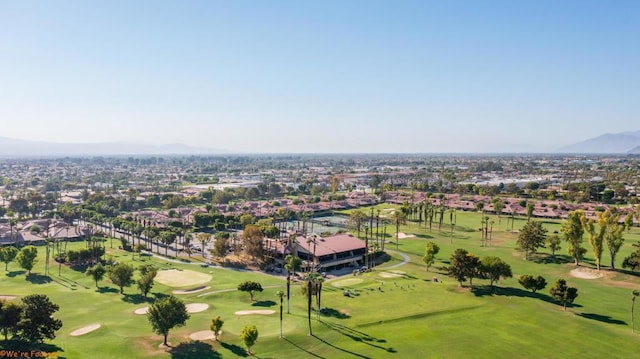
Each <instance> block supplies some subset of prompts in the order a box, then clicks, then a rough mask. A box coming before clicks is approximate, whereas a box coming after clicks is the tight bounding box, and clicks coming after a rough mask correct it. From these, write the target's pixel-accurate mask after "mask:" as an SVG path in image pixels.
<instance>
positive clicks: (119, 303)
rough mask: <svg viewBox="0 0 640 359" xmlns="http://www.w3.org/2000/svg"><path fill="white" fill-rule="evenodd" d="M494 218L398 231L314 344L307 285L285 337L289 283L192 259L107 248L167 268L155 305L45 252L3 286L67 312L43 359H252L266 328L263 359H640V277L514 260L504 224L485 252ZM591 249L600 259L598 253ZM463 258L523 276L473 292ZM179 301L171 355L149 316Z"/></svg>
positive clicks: (544, 259)
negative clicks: (495, 261) (431, 248)
mask: <svg viewBox="0 0 640 359" xmlns="http://www.w3.org/2000/svg"><path fill="white" fill-rule="evenodd" d="M389 207H390V206H389V205H386V204H383V205H379V206H378V208H381V209H383V208H389ZM482 216H483V215H482V214H480V213H475V212H458V213H457V224H456V226H455V230H454V231H453V232H452V231H450V227H449V226H448V225H444V226H443V227H442V229H441V230H440V231H439V230H438V227H437V225H434V226H433V228H432V230H429V228H425V225H424V223H423V224H422V225H419V224H418V223H417V222H407V224H405V225H401V226H400V228H399V229H400V232H401V233H402V234H403V236H399V237H404V238H401V239H399V240H398V243H397V249H396V242H395V232H394V231H388V233H387V243H386V248H385V250H386V251H387V254H386V255H383V256H379V258H378V265H377V266H375V267H374V269H373V270H372V271H370V272H366V273H362V274H348V275H346V276H343V277H337V278H333V279H329V280H327V281H325V283H324V286H323V289H322V307H323V310H322V312H321V313H320V315H319V317H318V316H317V313H316V312H315V310H314V312H313V313H312V316H311V317H312V323H311V325H312V330H313V335H309V329H308V325H307V303H306V296H305V295H304V294H302V292H301V291H300V286H301V285H300V283H293V284H292V290H291V292H292V298H291V313H290V314H286V298H285V304H284V308H285V314H284V318H283V322H282V325H283V334H284V338H280V337H279V334H280V332H279V331H280V320H279V311H280V308H279V298H278V297H277V296H276V292H277V291H281V290H284V289H285V286H286V280H285V278H284V277H283V276H279V277H278V276H272V275H267V274H264V273H259V272H251V271H245V270H233V269H228V268H222V267H216V266H206V265H204V263H203V262H202V261H201V258H199V257H198V256H195V255H194V256H192V257H191V258H190V259H186V260H187V261H189V262H185V261H183V262H180V261H178V260H171V259H166V258H160V257H156V256H151V255H144V256H138V255H136V256H135V257H132V254H131V253H130V252H126V251H123V250H120V249H117V248H109V245H108V243H107V244H106V247H107V248H106V250H107V253H106V256H105V257H110V256H111V257H112V258H113V260H114V261H119V262H130V263H131V264H132V265H133V266H134V267H138V266H140V265H142V264H151V265H153V266H155V267H157V268H158V270H159V271H158V275H157V277H156V279H155V284H154V287H153V289H152V290H151V292H150V294H149V296H148V297H149V298H148V299H146V298H144V297H143V296H142V295H141V294H140V293H139V292H138V291H137V289H136V287H135V285H134V286H131V287H125V289H124V294H120V293H119V289H118V288H117V287H116V286H115V285H113V284H112V283H111V282H110V281H109V280H108V279H104V280H103V281H100V282H99V283H98V288H96V285H95V283H94V281H93V280H92V278H90V277H88V276H86V275H85V274H84V273H83V272H82V270H78V269H74V268H70V267H67V266H65V265H61V266H59V265H58V264H57V263H55V262H53V264H51V265H50V268H49V272H50V276H49V277H47V276H45V275H44V273H45V268H44V263H45V261H44V257H45V253H44V248H43V247H39V253H38V258H39V260H38V263H37V264H36V266H35V267H34V268H33V270H32V271H31V273H32V274H31V275H29V276H27V274H26V272H25V271H23V270H21V269H19V267H18V265H17V264H16V263H10V264H9V269H8V271H7V272H5V273H3V274H2V275H1V276H0V295H2V296H4V298H6V299H11V298H14V297H15V298H20V297H22V296H25V295H28V294H33V293H38V294H46V295H47V296H49V298H50V299H51V301H52V302H54V303H56V304H58V305H59V306H60V310H59V311H58V312H56V313H55V314H54V317H56V318H58V319H60V320H62V322H63V327H62V328H61V329H60V330H59V331H58V332H57V335H56V338H55V339H54V340H52V341H48V342H46V344H44V346H42V347H40V349H41V350H43V352H46V353H50V354H51V356H57V357H62V358H89V357H90V358H117V357H126V358H163V357H173V358H233V357H245V356H248V354H247V351H246V348H245V347H244V345H243V343H242V341H241V340H240V338H239V334H240V331H241V330H242V328H243V327H244V326H246V325H255V326H256V327H257V328H258V330H259V338H258V340H257V342H256V344H255V345H254V347H253V348H252V352H253V353H254V355H255V356H257V357H260V358H429V357H433V358H439V357H450V358H453V357H520V358H539V357H547V358H567V357H578V356H580V357H598V356H608V357H632V356H633V355H635V353H636V351H637V349H636V348H637V341H638V340H640V334H634V333H632V322H631V304H632V300H631V299H632V294H631V293H632V291H633V290H634V289H637V288H640V280H639V279H638V277H637V276H636V275H635V274H634V273H630V272H627V271H625V270H617V271H611V270H609V267H608V266H609V262H608V257H607V255H606V252H605V255H604V256H603V265H604V266H603V268H602V269H601V270H600V271H596V270H595V266H594V265H593V263H591V261H590V258H591V254H590V252H587V254H586V256H585V259H586V261H584V262H583V263H581V266H580V267H576V266H575V265H574V264H573V262H572V260H571V259H570V257H569V256H567V255H565V253H566V251H565V249H564V248H563V249H561V250H560V251H559V252H558V253H556V255H555V257H551V256H550V254H549V253H547V252H546V250H545V249H542V250H541V251H539V252H538V253H536V254H534V255H533V256H532V257H531V258H530V259H529V260H528V261H525V260H524V255H523V253H522V252H520V251H518V250H516V239H517V236H518V234H517V233H512V232H511V231H510V229H511V228H510V227H511V224H510V223H509V224H507V220H506V218H504V217H503V218H500V219H498V218H497V217H495V216H491V218H492V220H494V221H495V224H494V229H493V235H492V241H491V242H490V244H487V245H485V246H482V245H481V241H480V233H479V231H478V229H477V228H478V227H479V224H480V221H481V218H482ZM525 223H526V219H525V218H516V220H515V224H514V228H515V229H516V231H517V229H519V228H521V227H522V226H523V225H524V224H525ZM544 226H545V228H547V229H548V230H549V233H552V232H553V231H554V230H559V228H560V221H545V222H544ZM389 232H393V233H389ZM638 240H640V235H639V232H638V229H637V228H632V229H631V231H629V232H627V233H626V234H625V243H624V245H623V247H622V249H621V251H620V253H619V254H618V256H617V262H619V263H616V268H621V262H622V260H623V258H624V257H626V256H627V255H628V254H629V253H631V252H632V251H633V250H634V247H633V246H632V244H634V243H637V241H638ZM429 241H432V242H435V243H436V244H437V245H438V246H439V247H440V252H439V253H438V254H437V256H436V259H437V260H436V262H435V264H434V265H432V266H431V268H430V269H429V271H427V270H426V266H425V264H424V263H423V261H422V255H423V253H424V249H425V246H426V243H427V242H429ZM565 244H566V243H564V242H563V243H562V246H563V247H564V245H565ZM583 245H584V246H585V248H589V244H588V242H586V241H585V243H584V244H583ZM83 246H85V244H84V243H83V242H78V243H70V244H69V249H72V248H80V247H83ZM457 248H464V249H466V250H467V251H469V252H470V253H473V254H475V255H477V256H479V257H484V256H488V255H491V256H497V257H500V258H502V259H503V260H504V261H505V262H507V263H508V264H509V265H510V266H511V268H512V271H513V278H508V279H505V280H501V281H499V282H498V283H497V284H496V286H495V288H490V287H489V281H487V280H479V279H475V280H474V281H473V287H472V288H471V287H469V286H468V282H467V285H466V286H463V287H460V286H459V284H458V282H457V281H456V280H455V279H453V278H451V277H448V276H447V275H446V272H445V270H444V268H445V267H446V266H447V265H448V264H449V263H448V261H449V258H450V256H451V254H452V253H453V252H454V250H455V249H457ZM407 259H408V261H407ZM576 268H578V270H576ZM524 274H530V275H534V276H538V275H541V276H543V277H544V278H545V279H546V281H547V283H548V284H547V287H546V288H545V289H543V290H540V291H537V292H536V293H532V292H530V291H528V290H526V289H524V288H523V287H521V286H520V285H519V284H518V281H517V279H518V278H519V277H520V276H521V275H524ZM137 275H138V274H137V273H136V276H137ZM559 278H563V279H565V280H566V281H567V283H568V284H569V285H570V286H572V287H575V288H577V289H578V297H577V298H576V299H575V301H574V303H573V304H570V305H568V308H567V310H566V311H565V310H563V308H562V305H560V304H559V303H558V302H556V301H554V300H553V298H552V297H551V296H550V295H549V288H550V287H551V286H552V284H553V283H554V282H555V281H556V280H557V279H559ZM436 280H437V281H436ZM243 281H255V282H258V283H260V284H261V285H262V287H263V288H264V291H263V292H256V293H255V300H254V301H253V302H252V301H251V300H250V297H249V295H248V293H245V292H240V291H238V290H237V286H238V284H239V283H241V282H243ZM171 294H173V295H175V296H177V297H178V298H180V299H181V300H183V301H184V302H185V304H187V309H188V310H189V312H190V318H189V319H188V320H187V323H186V325H185V326H183V327H178V328H174V329H172V330H171V331H170V333H169V338H168V341H169V346H168V347H164V346H162V345H161V344H162V336H159V335H156V334H154V333H153V331H152V329H151V326H150V324H149V322H148V320H147V317H146V315H143V314H145V313H146V312H145V307H147V306H149V305H150V304H152V303H153V300H154V299H156V298H161V297H164V296H168V295H171ZM347 294H348V295H347ZM11 300H17V299H11ZM216 316H220V317H221V319H222V320H223V321H224V325H223V327H222V331H221V334H220V336H219V340H218V341H216V340H214V339H213V338H212V336H210V335H206V331H208V330H209V325H210V323H211V319H212V318H214V317H216ZM200 332H204V334H202V333H200ZM194 333H200V334H194ZM193 338H205V339H203V340H193Z"/></svg>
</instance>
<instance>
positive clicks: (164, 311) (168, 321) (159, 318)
mask: <svg viewBox="0 0 640 359" xmlns="http://www.w3.org/2000/svg"><path fill="white" fill-rule="evenodd" d="M147 319H148V320H149V323H151V327H152V328H153V331H154V333H156V334H159V335H162V336H163V337H164V340H163V342H162V343H163V344H164V345H168V344H167V336H168V335H169V330H171V329H173V328H175V327H181V326H183V325H185V324H186V322H187V319H189V313H188V312H187V306H186V305H184V302H182V301H181V300H180V299H178V298H176V297H175V296H173V295H170V296H168V297H164V298H162V299H160V300H158V301H157V302H155V303H154V304H152V305H151V306H150V307H149V312H148V313H147Z"/></svg>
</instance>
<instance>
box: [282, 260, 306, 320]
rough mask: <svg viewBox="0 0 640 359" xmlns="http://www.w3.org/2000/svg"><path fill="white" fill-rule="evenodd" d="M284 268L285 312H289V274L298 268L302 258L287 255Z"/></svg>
mask: <svg viewBox="0 0 640 359" xmlns="http://www.w3.org/2000/svg"><path fill="white" fill-rule="evenodd" d="M284 262H285V264H284V269H286V270H287V314H290V313H291V312H290V306H289V299H290V297H291V274H295V273H296V270H298V269H300V264H301V263H302V260H301V259H300V258H298V257H296V256H294V255H291V254H289V255H287V256H286V257H285V259H284Z"/></svg>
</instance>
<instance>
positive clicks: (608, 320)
mask: <svg viewBox="0 0 640 359" xmlns="http://www.w3.org/2000/svg"><path fill="white" fill-rule="evenodd" d="M578 315H579V316H581V317H583V318H587V319H592V320H597V321H599V322H603V323H609V324H618V325H626V324H627V322H625V321H624V320H619V319H613V318H611V317H610V316H608V315H601V314H595V313H578Z"/></svg>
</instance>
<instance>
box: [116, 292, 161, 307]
mask: <svg viewBox="0 0 640 359" xmlns="http://www.w3.org/2000/svg"><path fill="white" fill-rule="evenodd" d="M121 299H122V301H123V302H127V303H133V304H141V303H150V302H153V301H154V298H152V297H149V296H147V297H146V298H145V297H144V296H143V295H142V294H139V293H136V294H126V293H125V294H124V295H123V296H122V298H121Z"/></svg>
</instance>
